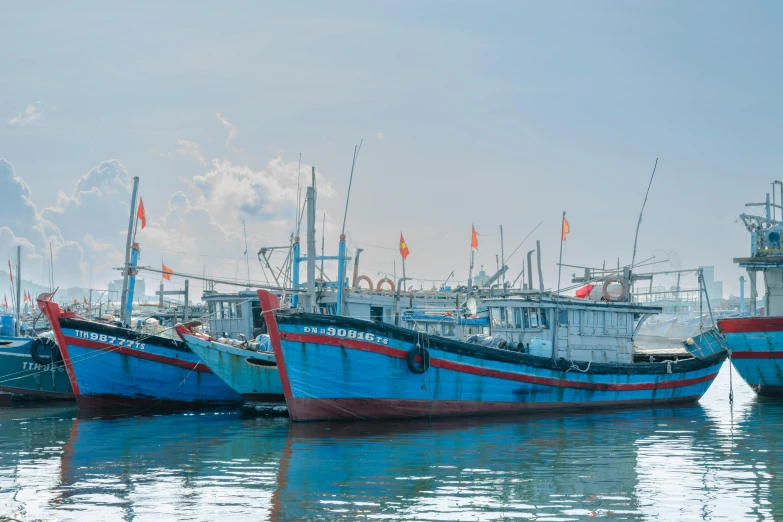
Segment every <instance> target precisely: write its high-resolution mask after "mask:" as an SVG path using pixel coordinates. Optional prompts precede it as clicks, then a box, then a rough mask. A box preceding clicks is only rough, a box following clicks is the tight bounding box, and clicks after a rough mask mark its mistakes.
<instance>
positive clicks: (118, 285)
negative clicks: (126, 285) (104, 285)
mask: <svg viewBox="0 0 783 522" xmlns="http://www.w3.org/2000/svg"><path fill="white" fill-rule="evenodd" d="M120 299H122V279H117V280H115V281H111V282H110V283H109V301H119V300H120ZM146 300H147V285H146V284H145V283H144V279H139V278H136V286H135V287H134V290H133V302H134V303H139V302H142V301H146Z"/></svg>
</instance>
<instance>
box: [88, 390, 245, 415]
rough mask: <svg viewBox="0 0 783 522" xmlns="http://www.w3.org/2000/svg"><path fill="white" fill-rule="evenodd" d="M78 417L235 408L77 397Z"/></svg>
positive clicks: (219, 404)
mask: <svg viewBox="0 0 783 522" xmlns="http://www.w3.org/2000/svg"><path fill="white" fill-rule="evenodd" d="M76 403H77V404H78V406H79V417H96V416H105V417H119V416H126V415H139V414H142V413H143V414H152V413H169V412H177V411H191V410H216V409H221V408H227V407H231V408H236V407H237V405H238V404H237V403H236V402H229V403H225V402H219V401H215V402H185V401H172V400H169V399H166V400H161V399H136V398H129V397H121V396H117V395H79V396H78V397H76Z"/></svg>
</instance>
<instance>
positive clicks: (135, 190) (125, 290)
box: [120, 176, 139, 324]
mask: <svg viewBox="0 0 783 522" xmlns="http://www.w3.org/2000/svg"><path fill="white" fill-rule="evenodd" d="M138 191H139V177H138V176H134V178H133V195H132V196H131V204H130V218H129V219H128V240H127V242H126V243H125V267H124V270H123V271H122V298H121V299H120V310H122V311H123V312H122V313H123V316H122V322H124V323H126V324H129V323H130V314H126V312H125V310H126V308H127V307H126V304H127V302H128V276H129V275H130V261H131V247H132V246H133V222H134V221H135V218H136V195H137V194H138ZM128 309H129V308H128ZM126 315H127V317H126Z"/></svg>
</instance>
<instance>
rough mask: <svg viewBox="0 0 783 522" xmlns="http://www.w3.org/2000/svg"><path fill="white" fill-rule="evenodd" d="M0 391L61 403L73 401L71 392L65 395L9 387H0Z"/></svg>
mask: <svg viewBox="0 0 783 522" xmlns="http://www.w3.org/2000/svg"><path fill="white" fill-rule="evenodd" d="M0 391H4V392H10V393H15V394H18V395H26V396H28V397H40V398H42V399H52V400H63V401H66V400H67V401H72V400H74V396H73V393H71V392H67V393H66V392H50V391H40V390H31V389H29V388H14V387H11V386H0Z"/></svg>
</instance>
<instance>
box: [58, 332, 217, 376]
mask: <svg viewBox="0 0 783 522" xmlns="http://www.w3.org/2000/svg"><path fill="white" fill-rule="evenodd" d="M65 339H66V342H67V343H68V344H69V345H73V346H81V347H82V348H91V349H93V350H102V351H104V352H113V353H118V354H121V355H129V356H131V357H136V358H138V359H146V360H148V361H155V362H159V363H162V364H168V365H169V366H176V367H178V368H184V369H186V370H193V369H194V367H195V371H197V372H204V373H212V371H211V370H210V369H209V367H208V366H207V365H205V364H203V363H198V364H194V363H192V362H190V361H183V360H181V359H175V358H173V357H166V356H163V355H157V354H154V353H149V352H144V351H141V350H134V349H133V348H126V347H124V346H117V345H116V344H105V343H99V342H96V341H89V340H87V339H79V338H77V337H66V338H65ZM76 362H77V363H78V362H79V361H76Z"/></svg>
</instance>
